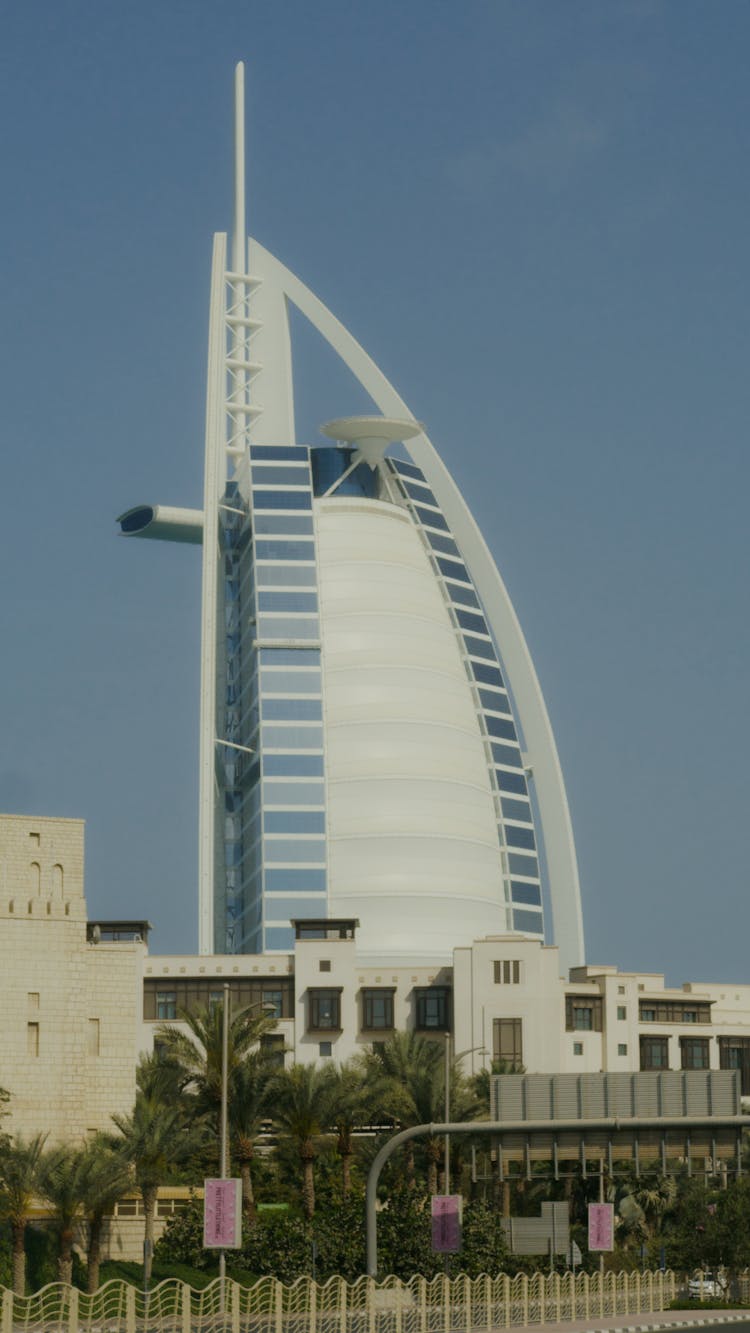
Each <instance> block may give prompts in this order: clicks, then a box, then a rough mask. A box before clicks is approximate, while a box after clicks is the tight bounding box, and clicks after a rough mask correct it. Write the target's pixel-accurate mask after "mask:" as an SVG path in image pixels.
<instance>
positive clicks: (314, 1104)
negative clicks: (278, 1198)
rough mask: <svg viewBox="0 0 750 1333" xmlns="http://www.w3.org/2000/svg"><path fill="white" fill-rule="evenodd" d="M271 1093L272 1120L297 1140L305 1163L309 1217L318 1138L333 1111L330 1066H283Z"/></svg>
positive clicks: (304, 1190)
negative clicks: (284, 1067)
mask: <svg viewBox="0 0 750 1333" xmlns="http://www.w3.org/2000/svg"><path fill="white" fill-rule="evenodd" d="M269 1096H270V1105H271V1115H272V1117H273V1120H274V1122H275V1123H276V1125H277V1126H278V1128H279V1129H280V1130H281V1131H282V1132H283V1133H285V1134H288V1136H289V1138H290V1139H291V1140H292V1141H293V1142H294V1143H295V1145H296V1148H297V1153H298V1156H299V1159H300V1162H301V1163H302V1206H303V1209H304V1213H305V1217H306V1218H307V1219H308V1221H309V1220H310V1219H311V1218H312V1216H313V1214H314V1212H315V1176H314V1172H313V1165H314V1162H315V1151H316V1143H315V1141H316V1139H318V1138H319V1137H320V1135H321V1134H322V1133H323V1132H324V1130H325V1129H326V1128H327V1126H328V1124H329V1122H330V1117H331V1112H332V1107H331V1075H330V1067H325V1068H323V1069H320V1068H318V1066H317V1065H314V1064H309V1065H292V1066H291V1067H290V1068H289V1069H280V1070H279V1071H278V1073H277V1074H276V1076H275V1078H274V1079H273V1080H272V1083H271V1085H270V1088H269Z"/></svg>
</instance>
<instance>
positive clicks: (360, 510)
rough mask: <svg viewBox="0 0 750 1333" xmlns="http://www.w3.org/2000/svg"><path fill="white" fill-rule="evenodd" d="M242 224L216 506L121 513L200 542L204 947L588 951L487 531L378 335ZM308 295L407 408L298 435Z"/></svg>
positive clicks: (224, 287) (156, 530) (220, 357)
mask: <svg viewBox="0 0 750 1333" xmlns="http://www.w3.org/2000/svg"><path fill="white" fill-rule="evenodd" d="M235 227H236V230H237V229H238V228H239V229H240V230H239V231H238V235H239V236H240V240H239V242H238V240H237V238H235V244H234V247H233V259H232V265H231V267H230V265H229V263H228V260H227V247H226V241H225V238H224V237H223V236H217V237H216V239H215V243H214V259H213V274H212V284H211V312H210V330H209V357H208V394H207V421H206V472H205V495H204V505H203V510H202V511H198V512H196V511H191V510H178V509H165V508H163V507H159V506H151V507H147V506H142V507H140V508H139V509H137V510H131V511H128V513H127V514H126V515H123V516H122V519H121V523H122V528H123V531H124V532H126V533H127V534H128V535H138V536H149V535H154V536H158V537H160V538H162V539H168V540H181V541H186V542H196V541H201V540H202V544H203V588H202V646H201V651H202V684H201V691H202V695H201V724H200V725H201V760H200V763H201V774H200V948H201V951H202V952H206V953H214V952H218V953H221V952H227V953H231V952H244V953H261V952H267V951H275V950H287V949H288V948H289V947H290V946H291V941H292V937H293V929H292V926H291V922H292V921H294V920H300V919H305V918H307V919H321V918H326V917H328V918H356V919H357V920H358V921H359V923H360V925H359V931H358V942H359V952H360V953H361V954H362V955H363V956H364V955H369V956H371V957H373V958H378V957H383V958H385V957H389V956H394V955H402V956H406V955H410V956H415V957H417V956H419V957H422V958H424V959H430V960H434V961H435V962H440V961H447V960H448V959H449V958H450V955H451V951H452V949H453V947H454V946H455V945H456V944H458V943H463V942H469V941H471V940H472V939H475V938H479V937H481V936H485V935H489V934H498V933H505V932H507V931H521V932H523V933H525V934H531V935H534V936H537V937H540V938H548V939H552V938H554V941H555V943H557V944H558V945H559V947H560V950H561V961H562V962H563V963H564V965H565V966H571V965H574V964H577V963H580V962H582V961H583V933H582V922H581V907H580V895H579V886H578V875H577V868H576V857H575V849H574V844H573V836H572V830H571V824H570V818H569V813H568V806H567V800H566V796H565V790H564V784H563V780H562V774H561V771H560V766H559V762H558V758H557V752H556V748H555V744H554V739H553V736H552V731H551V728H550V724H549V720H548V717H547V713H546V709H545V706H544V702H543V699H542V695H541V691H540V689H539V685H538V681H537V678H536V674H535V672H534V668H533V665H532V663H531V659H530V656H529V654H528V650H527V648H526V644H525V642H524V639H523V635H522V633H521V630H520V626H519V624H518V620H517V618H516V616H515V613H514V611H513V608H512V606H511V603H510V601H509V598H508V595H507V592H506V590H505V588H504V585H503V583H502V580H501V579H500V576H499V574H498V572H497V569H496V567H495V564H494V562H493V560H492V557H491V555H490V553H489V550H488V548H487V546H486V544H485V542H484V541H483V539H482V537H481V535H480V533H479V531H478V529H477V527H476V525H475V523H474V521H473V519H472V518H471V515H470V513H469V511H468V509H467V507H466V504H465V502H464V501H463V499H462V497H461V495H460V493H459V491H458V489H457V487H456V486H455V483H454V482H453V481H452V479H451V477H450V475H449V473H448V472H447V470H446V468H445V466H444V464H443V463H442V461H441V460H440V458H439V457H438V455H437V453H436V451H435V450H434V448H433V446H432V445H431V443H430V441H429V439H428V438H427V436H426V434H425V433H424V431H423V429H422V427H421V426H420V425H419V423H416V422H415V421H414V419H413V417H412V416H411V414H410V413H409V410H408V408H407V406H406V404H405V403H404V402H403V400H402V399H401V398H400V397H399V396H398V394H397V393H396V391H395V390H394V389H393V388H392V386H391V385H390V384H389V383H388V382H387V380H386V379H385V377H384V376H383V375H382V374H381V372H380V371H379V370H378V369H377V367H376V366H375V365H374V363H373V362H372V361H371V360H370V358H369V357H368V356H367V355H366V353H365V352H364V351H363V349H362V348H361V347H360V346H359V344H358V343H357V342H356V341H355V340H354V339H353V338H352V336H351V335H350V334H349V333H348V332H347V331H346V330H345V329H344V328H343V326H342V325H341V324H340V323H339V322H338V321H337V320H336V319H335V317H334V316H333V315H332V314H331V313H330V311H328V310H327V309H326V307H325V306H323V304H322V303H321V302H320V301H319V300H318V299H317V298H316V297H315V296H314V295H313V294H312V292H310V290H309V289H308V288H307V287H305V286H304V284H302V283H301V282H300V281H299V279H297V278H296V277H294V275H293V274H291V273H290V272H289V271H288V270H287V269H285V268H284V267H283V265H281V264H280V263H279V262H278V261H277V260H276V259H274V258H273V256H272V255H270V254H269V252H268V251H267V250H265V249H264V248H263V247H262V246H260V245H259V244H258V243H257V242H255V241H253V240H250V241H249V242H248V243H247V245H245V243H244V241H243V240H242V237H243V236H244V215H243V212H242V210H241V209H238V212H237V216H236V221H235ZM290 305H294V306H296V307H297V308H298V309H300V310H301V311H302V313H303V314H304V315H306V316H307V318H308V319H309V320H310V321H311V322H312V323H313V324H314V326H315V327H316V328H317V329H318V330H319V332H320V333H321V334H322V335H323V337H324V338H326V339H327V341H328V342H329V344H330V345H331V347H332V348H333V350H334V351H335V352H337V353H338V354H339V356H341V357H342V359H343V360H344V362H345V363H346V364H347V365H348V366H349V368H350V369H351V370H352V371H353V373H354V374H355V375H356V376H357V378H358V379H359V380H360V382H361V384H362V385H363V386H364V388H365V389H366V390H367V392H368V393H369V395H370V397H371V398H372V399H373V401H374V402H375V403H376V405H377V407H378V408H379V410H380V411H381V412H382V413H383V414H384V415H385V417H387V418H397V419H399V420H398V421H396V420H385V421H383V422H382V423H380V424H378V422H377V420H375V419H372V420H369V421H368V422H365V423H364V425H363V424H362V422H357V421H356V420H355V421H353V422H349V423H347V422H343V423H334V425H335V427H336V428H335V429H333V430H332V431H331V432H330V433H331V434H332V435H333V436H334V441H332V442H331V441H329V442H328V443H326V444H324V445H319V446H312V447H311V446H308V445H302V444H297V442H296V436H295V425H294V413H293V385H292V355H291V340H290V334H289V306H290ZM399 422H400V424H399ZM389 441H402V443H398V444H396V445H395V446H394V447H393V448H391V449H388V448H387V446H388V443H389ZM545 898H546V899H547V901H548V904H549V906H550V907H551V914H552V921H551V922H547V925H546V928H545V922H544V909H543V899H545Z"/></svg>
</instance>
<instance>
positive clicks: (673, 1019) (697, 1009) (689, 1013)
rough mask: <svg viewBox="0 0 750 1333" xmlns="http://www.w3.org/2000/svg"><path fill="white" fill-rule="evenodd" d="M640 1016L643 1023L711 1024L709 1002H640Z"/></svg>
mask: <svg viewBox="0 0 750 1333" xmlns="http://www.w3.org/2000/svg"><path fill="white" fill-rule="evenodd" d="M638 1016H639V1018H640V1020H641V1022H642V1023H710V1022H711V1005H710V1004H709V1003H708V1002H696V1001H693V1002H692V1003H691V1004H685V1003H683V1002H681V1001H680V1000H640V1001H639V1004H638Z"/></svg>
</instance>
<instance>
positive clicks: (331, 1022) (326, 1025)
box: [307, 987, 341, 1032]
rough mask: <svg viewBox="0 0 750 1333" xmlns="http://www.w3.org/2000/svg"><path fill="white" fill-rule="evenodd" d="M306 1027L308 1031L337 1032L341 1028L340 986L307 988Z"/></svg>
mask: <svg viewBox="0 0 750 1333" xmlns="http://www.w3.org/2000/svg"><path fill="white" fill-rule="evenodd" d="M307 1027H308V1031H309V1032H328V1031H331V1032H338V1031H340V1029H341V988H340V987H339V988H338V989H335V990H334V989H333V988H331V989H330V990H308V992H307Z"/></svg>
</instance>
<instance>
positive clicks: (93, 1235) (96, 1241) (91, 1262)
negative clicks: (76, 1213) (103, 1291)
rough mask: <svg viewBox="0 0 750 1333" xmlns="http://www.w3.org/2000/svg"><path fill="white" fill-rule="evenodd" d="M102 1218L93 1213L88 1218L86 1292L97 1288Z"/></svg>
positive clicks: (98, 1214)
mask: <svg viewBox="0 0 750 1333" xmlns="http://www.w3.org/2000/svg"><path fill="white" fill-rule="evenodd" d="M103 1225H104V1218H103V1216H102V1215H101V1214H100V1213H94V1214H93V1216H92V1217H90V1218H89V1247H88V1251H87V1253H86V1263H87V1267H88V1273H87V1281H86V1290H87V1291H89V1292H94V1291H96V1289H97V1287H98V1286H99V1264H100V1261H101V1252H102V1227H103Z"/></svg>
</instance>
